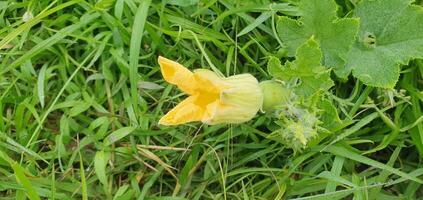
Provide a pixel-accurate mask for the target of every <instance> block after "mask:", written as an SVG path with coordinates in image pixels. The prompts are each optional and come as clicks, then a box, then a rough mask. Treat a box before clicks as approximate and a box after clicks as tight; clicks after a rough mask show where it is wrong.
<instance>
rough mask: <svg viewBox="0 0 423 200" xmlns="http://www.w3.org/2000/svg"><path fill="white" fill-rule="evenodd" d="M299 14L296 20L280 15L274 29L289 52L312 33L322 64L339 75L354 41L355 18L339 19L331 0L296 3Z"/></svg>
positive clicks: (290, 53) (305, 0)
mask: <svg viewBox="0 0 423 200" xmlns="http://www.w3.org/2000/svg"><path fill="white" fill-rule="evenodd" d="M299 6H300V10H301V11H302V13H303V16H302V17H301V18H300V19H299V20H293V19H290V18H288V17H281V18H280V19H279V21H278V22H277V31H278V34H279V37H280V38H281V40H282V42H283V43H284V44H285V45H286V47H287V49H288V53H289V55H290V56H293V55H294V54H295V51H296V49H297V48H298V47H299V46H300V45H302V44H303V43H304V42H305V41H307V40H308V39H309V38H310V37H311V36H314V37H315V39H316V41H317V42H318V43H319V44H320V47H321V49H322V52H323V56H324V57H323V64H324V66H327V67H332V68H334V69H335V72H336V73H337V74H338V75H339V76H345V74H341V73H340V72H341V70H342V69H343V67H344V66H345V63H346V60H347V58H348V52H349V51H350V50H351V46H352V44H353V43H354V39H355V36H356V34H357V30H358V25H359V20H358V19H353V18H342V19H339V18H338V17H337V15H336V10H337V5H336V3H335V2H334V1H333V0H304V1H301V3H300V5H299Z"/></svg>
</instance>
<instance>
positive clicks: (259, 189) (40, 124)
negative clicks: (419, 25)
mask: <svg viewBox="0 0 423 200" xmlns="http://www.w3.org/2000/svg"><path fill="white" fill-rule="evenodd" d="M169 2H174V3H173V4H172V3H169V4H166V5H165V4H163V3H162V2H161V1H156V0H153V1H151V0H116V1H113V0H99V1H94V0H73V1H65V0H55V1H53V0H51V1H48V0H28V1H24V2H21V1H15V0H6V1H0V111H1V112H0V114H1V116H0V198H1V199H31V200H32V199H63V200H65V199H119V200H120V199H154V200H182V199H190V200H191V199H193V200H195V199H250V200H252V199H343V198H347V199H351V198H354V199H417V198H422V197H423V192H422V187H421V184H423V169H422V168H421V166H422V159H421V156H422V155H423V123H422V122H423V117H422V116H423V109H422V106H423V105H422V102H423V93H422V92H421V91H422V90H423V81H422V80H423V79H422V78H423V61H422V60H413V61H412V62H410V63H409V64H408V65H406V66H403V67H402V73H401V77H400V81H399V83H398V84H397V86H396V88H395V89H392V90H390V89H380V88H371V87H367V86H365V85H363V84H362V83H360V82H357V81H356V80H355V79H354V78H352V77H350V80H347V81H346V82H345V81H341V80H338V79H336V78H335V77H334V76H333V79H334V80H335V87H333V88H332V89H331V90H330V92H329V93H328V94H326V97H327V98H328V99H329V100H330V101H331V102H332V103H333V105H335V107H336V108H337V111H338V112H339V116H340V119H341V120H342V126H340V127H336V128H333V129H331V130H329V131H322V133H319V136H318V137H317V138H315V139H314V140H313V141H311V143H310V144H309V147H308V148H307V149H305V150H304V151H302V152H294V151H293V150H291V149H289V148H287V147H286V146H285V145H283V144H281V143H278V142H275V141H274V140H270V139H268V138H267V137H266V136H267V135H268V134H270V133H271V130H273V129H274V126H275V124H274V122H273V120H272V118H270V117H269V116H268V115H265V114H259V115H258V116H257V117H256V118H254V119H253V120H251V121H250V122H248V123H245V124H241V125H215V126H208V125H202V124H201V123H190V124H187V125H181V126H176V127H174V126H172V127H165V126H159V125H158V124H157V123H158V120H159V119H160V117H161V116H162V115H163V114H164V113H166V112H167V111H168V110H169V109H170V108H172V107H173V106H174V105H176V103H178V102H179V101H180V100H181V99H183V98H184V95H183V94H181V92H180V91H179V90H178V89H176V88H175V87H173V86H171V85H169V84H167V83H166V82H164V81H163V79H162V76H161V74H160V69H159V67H158V64H157V57H158V56H159V55H163V56H166V57H167V58H170V59H174V60H177V61H178V62H181V63H182V64H184V65H185V66H188V67H189V68H190V69H194V68H201V67H203V68H209V69H212V70H215V71H220V72H221V73H222V74H224V75H233V74H240V73H251V74H253V75H254V76H255V77H257V78H258V79H259V80H267V79H269V76H268V74H267V72H266V65H267V61H268V57H269V56H275V57H278V58H281V59H282V60H283V61H284V60H288V59H290V58H287V57H286V56H285V55H286V54H285V52H284V49H283V48H281V45H282V42H281V41H280V39H279V38H278V37H277V36H276V30H275V25H274V22H275V20H277V17H278V16H280V15H286V16H290V17H294V18H295V17H297V16H299V15H300V12H299V11H298V8H297V4H298V3H297V1H294V0H292V1H283V2H278V3H274V4H270V2H268V1H267V0H256V1H253V0H251V1H229V0H212V1H205V0H200V1H199V2H197V1H195V0H193V1H188V0H187V1H185V0H180V1H169ZM175 2H176V3H175ZM191 2H194V3H191ZM351 2H354V1H349V0H337V3H338V5H340V6H341V7H340V9H339V14H340V15H345V14H347V15H348V14H349V12H350V11H351V9H352V8H353V7H354V4H353V3H351ZM287 3H290V4H287ZM175 4H177V5H175ZM416 4H422V1H417V3H416ZM27 11H28V12H32V14H33V15H34V18H32V19H31V20H30V21H28V22H26V23H25V22H23V21H22V16H23V15H24V13H25V12H27Z"/></svg>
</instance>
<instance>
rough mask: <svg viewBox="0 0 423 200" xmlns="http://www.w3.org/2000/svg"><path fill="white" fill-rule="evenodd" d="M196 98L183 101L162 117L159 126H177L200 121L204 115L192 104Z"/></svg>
mask: <svg viewBox="0 0 423 200" xmlns="http://www.w3.org/2000/svg"><path fill="white" fill-rule="evenodd" d="M196 100H197V96H190V97H188V98H186V99H185V100H183V101H182V102H181V103H179V104H178V105H176V106H175V107H174V108H173V109H172V110H170V111H169V112H168V113H167V114H166V115H165V116H163V117H162V118H161V119H160V121H159V124H162V125H178V124H184V123H188V122H193V121H201V119H202V118H203V115H204V109H202V108H201V107H199V106H198V105H196V104H194V102H195V101H196Z"/></svg>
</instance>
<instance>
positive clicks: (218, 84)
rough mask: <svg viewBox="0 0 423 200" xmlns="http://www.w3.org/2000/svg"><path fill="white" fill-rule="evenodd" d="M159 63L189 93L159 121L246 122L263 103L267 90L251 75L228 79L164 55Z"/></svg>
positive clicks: (167, 77) (166, 75) (163, 123)
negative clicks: (190, 67)
mask: <svg viewBox="0 0 423 200" xmlns="http://www.w3.org/2000/svg"><path fill="white" fill-rule="evenodd" d="M158 62H159V64H160V69H161V72H162V75H163V78H164V79H165V80H166V81H167V82H169V83H170V84H173V85H176V86H177V87H178V88H179V89H181V90H182V91H183V92H185V93H187V94H188V95H189V96H188V98H186V99H185V100H183V101H182V102H181V103H179V104H178V105H176V107H174V108H173V109H172V110H170V111H169V112H168V113H167V114H166V115H165V116H163V117H162V118H161V119H160V121H159V124H162V125H178V124H184V123H188V122H193V121H201V122H203V123H205V124H210V125H214V124H222V123H242V122H246V121H248V120H250V119H252V118H253V117H254V116H255V115H256V113H257V112H258V110H259V109H260V108H261V106H262V103H263V93H262V91H261V88H260V86H259V83H258V81H257V79H256V78H254V77H253V76H252V75H251V74H240V75H235V76H230V77H227V78H225V77H220V76H218V75H217V74H216V73H214V72H213V71H210V70H207V69H197V70H195V71H194V72H191V71H190V70H188V69H187V68H185V67H184V66H182V65H181V64H179V63H177V62H175V61H172V60H169V59H166V58H164V57H159V59H158Z"/></svg>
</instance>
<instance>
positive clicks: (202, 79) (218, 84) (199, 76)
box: [194, 69, 225, 93]
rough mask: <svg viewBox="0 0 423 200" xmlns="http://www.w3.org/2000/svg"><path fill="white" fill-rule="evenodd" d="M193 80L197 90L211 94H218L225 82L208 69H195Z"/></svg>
mask: <svg viewBox="0 0 423 200" xmlns="http://www.w3.org/2000/svg"><path fill="white" fill-rule="evenodd" d="M194 78H195V81H196V83H197V84H198V86H199V87H198V88H197V89H198V90H203V91H207V92H212V93H220V91H221V90H222V89H223V88H224V85H225V82H224V81H223V78H221V77H219V76H218V75H217V74H216V73H214V72H213V71H210V70H208V69H197V70H195V71H194Z"/></svg>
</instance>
